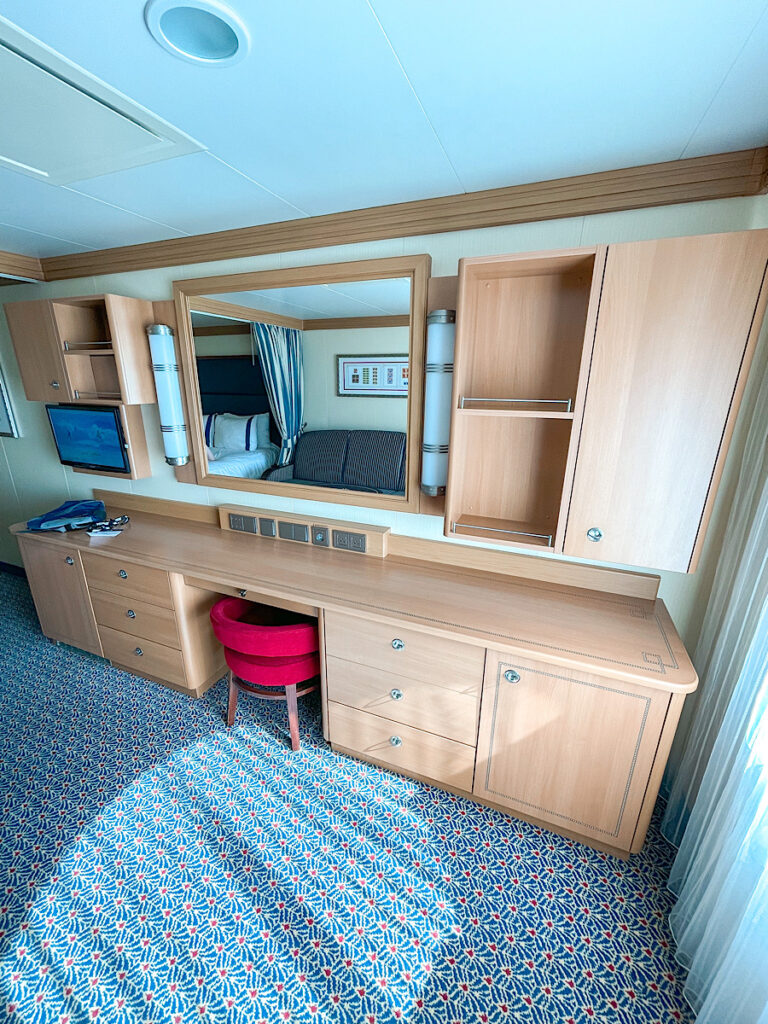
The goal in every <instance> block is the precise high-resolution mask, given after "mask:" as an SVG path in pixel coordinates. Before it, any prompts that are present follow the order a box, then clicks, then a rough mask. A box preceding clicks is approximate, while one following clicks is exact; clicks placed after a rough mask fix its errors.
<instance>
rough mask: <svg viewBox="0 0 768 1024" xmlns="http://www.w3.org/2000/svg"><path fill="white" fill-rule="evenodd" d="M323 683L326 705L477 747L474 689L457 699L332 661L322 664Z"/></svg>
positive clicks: (456, 693) (399, 678) (449, 692)
mask: <svg viewBox="0 0 768 1024" xmlns="http://www.w3.org/2000/svg"><path fill="white" fill-rule="evenodd" d="M325 683H326V687H327V690H328V699H329V700H333V701H336V702H337V703H338V704H346V705H347V707H351V708H357V709H358V711H368V712H370V713H371V714H373V715H379V716H380V717H381V718H388V719H389V720H390V721H392V722H401V723H403V725H410V726H413V728H414V729H423V730H425V731H426V732H432V733H435V734H436V735H438V736H445V737H447V738H448V739H451V740H457V741H458V742H459V743H467V744H469V745H470V746H473V747H474V745H475V743H476V741H477V713H478V706H479V700H478V695H477V687H476V686H475V685H474V684H472V683H470V684H469V685H468V686H467V692H466V693H460V692H459V691H458V690H450V689H447V688H446V687H443V686H434V685H433V684H432V683H425V682H424V681H423V680H417V679H411V678H409V677H408V676H399V675H395V674H394V673H392V672H384V671H383V670H382V669H380V668H371V667H370V666H369V665H356V664H354V662H351V661H342V660H341V658H334V657H328V658H327V659H326V676H325Z"/></svg>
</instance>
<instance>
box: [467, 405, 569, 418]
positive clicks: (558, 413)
mask: <svg viewBox="0 0 768 1024" xmlns="http://www.w3.org/2000/svg"><path fill="white" fill-rule="evenodd" d="M456 414H457V415H458V416H498V417H502V418H507V419H537V420H572V419H573V413H572V412H564V411H562V410H560V409H542V408H541V407H539V408H535V409H534V408H531V409H501V408H499V406H498V405H479V406H478V405H475V406H472V408H464V409H462V408H459V409H457V410H456Z"/></svg>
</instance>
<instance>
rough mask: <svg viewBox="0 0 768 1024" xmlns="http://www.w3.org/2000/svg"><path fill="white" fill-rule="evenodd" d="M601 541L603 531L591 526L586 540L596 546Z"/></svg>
mask: <svg viewBox="0 0 768 1024" xmlns="http://www.w3.org/2000/svg"><path fill="white" fill-rule="evenodd" d="M602 539H603V531H602V530H601V529H600V527H599V526H592V527H590V528H589V529H588V530H587V540H591V541H594V543H595V544H597V543H598V542H599V541H601V540H602Z"/></svg>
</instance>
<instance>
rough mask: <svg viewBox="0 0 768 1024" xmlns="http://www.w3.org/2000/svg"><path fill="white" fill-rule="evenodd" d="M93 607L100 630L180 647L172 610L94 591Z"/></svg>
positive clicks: (92, 595)
mask: <svg viewBox="0 0 768 1024" xmlns="http://www.w3.org/2000/svg"><path fill="white" fill-rule="evenodd" d="M91 604H92V605H93V610H94V613H95V615H96V621H97V622H98V624H99V626H108V627H109V628H110V629H117V630H120V631H121V632H123V633H130V634H131V636H137V637H143V638H144V639H145V640H154V641H155V642H156V643H158V644H165V646H166V647H176V648H180V647H181V643H180V641H179V630H178V627H177V625H176V615H175V613H174V612H173V609H171V608H161V607H160V606H159V605H154V604H147V603H146V602H145V601H135V600H133V598H131V597H128V596H124V595H122V594H120V595H118V594H110V593H108V592H107V591H106V590H93V589H92V590H91Z"/></svg>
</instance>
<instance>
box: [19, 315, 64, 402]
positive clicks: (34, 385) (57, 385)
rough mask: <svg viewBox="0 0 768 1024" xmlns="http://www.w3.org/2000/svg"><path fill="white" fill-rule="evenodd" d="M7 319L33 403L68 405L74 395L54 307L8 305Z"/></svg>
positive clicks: (23, 379) (23, 377) (27, 390)
mask: <svg viewBox="0 0 768 1024" xmlns="http://www.w3.org/2000/svg"><path fill="white" fill-rule="evenodd" d="M5 316H6V318H7V320H8V327H9V329H10V332H11V340H12V341H13V347H14V349H15V351H16V359H17V361H18V363H19V370H20V371H21V379H22V382H23V384H24V391H25V393H26V396H27V398H28V399H29V400H30V402H68V401H70V400H71V398H72V395H71V392H70V390H69V384H68V382H67V375H66V372H65V370H64V357H63V355H62V353H61V346H60V345H59V337H58V334H57V331H56V324H55V323H54V319H53V314H52V312H51V304H50V303H49V302H47V301H45V300H44V299H43V300H37V301H34V302H9V303H8V305H7V306H6V307H5Z"/></svg>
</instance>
